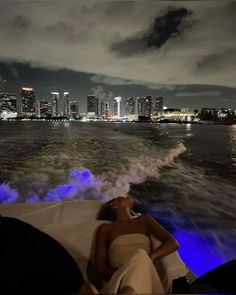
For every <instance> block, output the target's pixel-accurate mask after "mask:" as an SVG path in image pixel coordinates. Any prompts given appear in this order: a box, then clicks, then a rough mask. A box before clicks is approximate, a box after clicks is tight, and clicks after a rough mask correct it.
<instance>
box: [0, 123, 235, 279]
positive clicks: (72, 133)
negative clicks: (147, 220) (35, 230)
mask: <svg viewBox="0 0 236 295" xmlns="http://www.w3.org/2000/svg"><path fill="white" fill-rule="evenodd" d="M0 146H1V148H0V166H1V169H0V182H1V183H2V185H1V186H0V200H1V202H3V203H11V202H13V201H16V202H22V201H28V202H30V201H52V200H64V199H66V198H71V199H72V198H79V199H105V198H111V197H115V196H118V195H120V194H125V193H127V192H130V193H131V194H132V195H133V196H134V197H135V199H136V204H137V208H138V210H141V211H142V210H145V211H148V212H149V213H151V214H152V215H153V216H155V217H156V218H157V219H158V220H159V221H160V223H161V224H163V225H164V226H166V227H167V228H168V229H169V230H170V231H171V232H172V234H173V235H174V236H175V237H176V238H177V239H178V241H179V242H180V244H181V247H180V250H179V252H180V255H181V257H182V258H183V260H184V261H185V262H186V263H187V265H189V266H190V267H191V268H192V269H193V271H194V272H195V273H196V274H198V275H201V274H203V273H205V272H206V271H208V270H210V269H212V268H213V267H215V266H217V265H220V264H221V263H223V262H225V261H229V260H231V259H235V258H236V242H235V241H236V221H235V220H236V218H235V212H236V210H235V209H236V125H230V126H225V125H204V126H203V125H190V124H187V125H180V124H160V125H155V124H135V123H125V124H123V123H117V124H116V123H78V122H70V123H68V122H0Z"/></svg>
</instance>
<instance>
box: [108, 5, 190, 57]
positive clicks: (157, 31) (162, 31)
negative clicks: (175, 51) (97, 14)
mask: <svg viewBox="0 0 236 295" xmlns="http://www.w3.org/2000/svg"><path fill="white" fill-rule="evenodd" d="M190 15H191V11H188V10H187V9H186V8H183V7H182V8H177V9H176V8H173V9H169V10H168V11H167V12H166V13H165V14H164V15H163V16H158V17H156V18H155V20H154V22H153V24H152V25H151V27H150V28H148V30H147V32H141V33H138V34H137V35H135V36H132V37H129V38H127V39H125V40H121V41H118V42H115V43H114V44H112V46H111V49H112V50H113V51H114V52H116V53H118V55H120V56H124V57H127V56H132V55H135V54H142V53H144V52H145V51H147V50H150V49H152V48H161V47H162V46H163V45H164V44H165V43H166V42H167V41H168V40H169V39H170V38H176V37H177V36H178V35H179V34H181V31H182V30H183V29H184V28H185V27H187V25H186V22H185V25H184V21H185V18H186V17H187V16H190Z"/></svg>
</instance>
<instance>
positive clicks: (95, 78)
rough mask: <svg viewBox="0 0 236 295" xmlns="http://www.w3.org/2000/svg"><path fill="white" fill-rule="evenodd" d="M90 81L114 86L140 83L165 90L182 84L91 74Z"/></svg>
mask: <svg viewBox="0 0 236 295" xmlns="http://www.w3.org/2000/svg"><path fill="white" fill-rule="evenodd" d="M90 81H91V82H93V83H97V84H105V85H113V86H114V85H115V86H125V85H142V86H145V87H147V88H148V89H152V90H166V91H174V90H176V89H177V88H178V89H183V87H184V86H177V85H168V84H155V83H146V82H143V81H140V80H127V79H121V78H117V77H109V76H103V75H92V76H91V77H90Z"/></svg>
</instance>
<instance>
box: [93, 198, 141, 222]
mask: <svg viewBox="0 0 236 295" xmlns="http://www.w3.org/2000/svg"><path fill="white" fill-rule="evenodd" d="M111 202H112V200H111V201H108V202H106V203H104V204H103V205H102V206H101V208H100V209H99V211H98V213H97V217H96V219H97V220H108V221H115V220H116V213H115V211H114V210H113V208H112V207H111ZM130 213H131V215H132V216H139V215H140V213H135V212H134V211H133V210H131V211H130Z"/></svg>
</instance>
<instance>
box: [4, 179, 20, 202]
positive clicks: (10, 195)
mask: <svg viewBox="0 0 236 295" xmlns="http://www.w3.org/2000/svg"><path fill="white" fill-rule="evenodd" d="M18 197H19V193H18V192H17V191H16V190H14V189H12V188H10V185H9V184H8V183H2V184H0V203H2V204H12V203H15V202H16V200H17V199H18Z"/></svg>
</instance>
